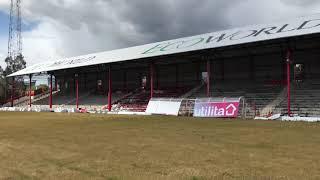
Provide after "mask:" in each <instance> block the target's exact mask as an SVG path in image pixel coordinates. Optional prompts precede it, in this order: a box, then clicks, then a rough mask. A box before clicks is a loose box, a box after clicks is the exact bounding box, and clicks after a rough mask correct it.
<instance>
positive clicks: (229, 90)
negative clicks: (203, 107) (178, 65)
mask: <svg viewBox="0 0 320 180" xmlns="http://www.w3.org/2000/svg"><path fill="white" fill-rule="evenodd" d="M282 90H283V87H282V86H274V85H266V84H264V83H262V82H256V83H252V82H250V81H237V82H216V83H214V84H212V86H211V97H221V98H222V97H244V98H245V102H246V114H247V116H248V117H253V116H255V115H260V112H261V111H262V110H263V109H264V108H265V107H266V106H267V105H268V104H269V103H271V102H272V101H273V100H274V99H275V98H276V97H277V96H278V95H279V93H280V92H281V91H282ZM199 97H206V85H204V86H203V87H202V88H201V89H199V91H197V92H195V93H194V94H192V95H190V96H189V98H199ZM265 115H267V114H265Z"/></svg>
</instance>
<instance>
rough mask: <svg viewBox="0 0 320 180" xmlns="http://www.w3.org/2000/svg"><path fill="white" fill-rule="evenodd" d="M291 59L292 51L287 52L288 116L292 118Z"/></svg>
mask: <svg viewBox="0 0 320 180" xmlns="http://www.w3.org/2000/svg"><path fill="white" fill-rule="evenodd" d="M290 58H291V51H290V50H289V49H288V50H287V109H288V116H291V99H290V98H291V91H290V86H291V82H290V62H291V60H290Z"/></svg>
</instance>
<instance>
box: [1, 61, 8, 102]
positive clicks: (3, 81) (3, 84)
mask: <svg viewBox="0 0 320 180" xmlns="http://www.w3.org/2000/svg"><path fill="white" fill-rule="evenodd" d="M6 84H7V82H6V79H5V75H4V71H3V69H2V67H1V66H0V103H1V102H4V101H5V99H6V90H7V88H6V87H7V85H6Z"/></svg>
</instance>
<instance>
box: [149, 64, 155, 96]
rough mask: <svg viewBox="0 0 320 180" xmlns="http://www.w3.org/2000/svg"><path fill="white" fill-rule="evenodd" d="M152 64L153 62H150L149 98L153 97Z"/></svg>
mask: <svg viewBox="0 0 320 180" xmlns="http://www.w3.org/2000/svg"><path fill="white" fill-rule="evenodd" d="M153 77H154V64H153V62H152V63H151V64H150V99H151V98H153V89H154V87H153V83H154V79H153Z"/></svg>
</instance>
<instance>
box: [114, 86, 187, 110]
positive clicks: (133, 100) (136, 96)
mask: <svg viewBox="0 0 320 180" xmlns="http://www.w3.org/2000/svg"><path fill="white" fill-rule="evenodd" d="M190 89H191V88H190V87H179V88H176V87H167V88H161V89H158V90H154V95H153V97H155V98H160V97H163V98H178V97H180V96H182V95H184V94H185V93H187V92H188V91H189V90H190ZM149 100H150V90H139V89H138V90H136V91H134V92H133V93H132V94H131V95H130V96H126V97H123V98H122V99H120V100H119V101H117V102H116V103H115V104H119V108H118V110H120V111H135V112H144V111H145V110H146V108H147V105H148V102H149Z"/></svg>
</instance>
